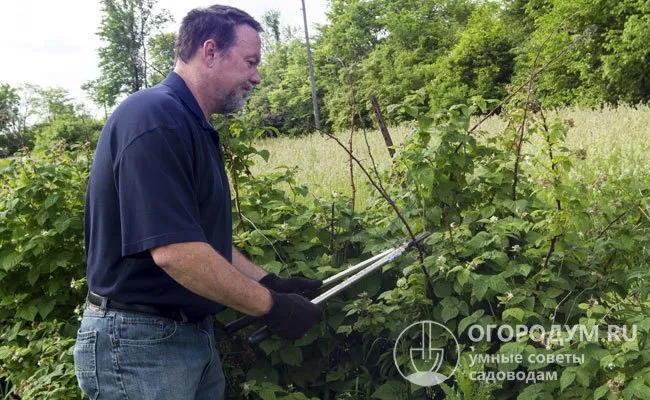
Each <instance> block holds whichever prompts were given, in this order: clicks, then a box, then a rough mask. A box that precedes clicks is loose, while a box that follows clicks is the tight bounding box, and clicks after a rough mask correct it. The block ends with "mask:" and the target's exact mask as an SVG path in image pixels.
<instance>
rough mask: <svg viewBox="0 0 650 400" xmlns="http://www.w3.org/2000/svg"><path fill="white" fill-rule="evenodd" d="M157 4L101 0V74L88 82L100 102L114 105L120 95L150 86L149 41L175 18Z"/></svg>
mask: <svg viewBox="0 0 650 400" xmlns="http://www.w3.org/2000/svg"><path fill="white" fill-rule="evenodd" d="M156 3H157V2H156V0H102V1H101V4H102V12H103V16H102V22H101V25H100V27H99V32H98V33H97V35H98V36H99V37H100V39H101V40H102V42H103V44H104V45H103V46H102V47H100V48H99V50H98V55H99V69H100V71H101V76H100V77H99V78H98V79H96V80H95V81H92V82H88V84H87V85H86V88H87V89H88V90H89V91H90V92H91V94H92V95H93V97H94V99H95V101H96V102H98V104H103V105H107V106H109V107H112V106H113V105H115V102H116V100H117V99H118V97H119V96H121V95H124V94H130V93H134V92H136V91H138V90H140V89H142V88H146V87H149V86H150V85H149V82H148V78H149V72H148V68H149V66H148V62H149V58H148V56H147V42H148V39H149V38H150V37H151V35H154V34H155V33H157V32H158V31H159V30H160V29H161V28H162V26H163V25H164V24H165V23H167V22H169V21H171V20H172V17H171V14H169V12H168V11H166V10H162V11H158V10H157V8H156ZM162 39H166V37H162ZM158 55H159V54H157V56H158Z"/></svg>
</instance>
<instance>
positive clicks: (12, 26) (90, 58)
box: [0, 0, 327, 104]
mask: <svg viewBox="0 0 650 400" xmlns="http://www.w3.org/2000/svg"><path fill="white" fill-rule="evenodd" d="M216 2H217V3H220V4H226V5H231V6H235V7H238V8H240V9H242V10H244V11H246V12H248V13H249V14H251V15H252V16H253V17H255V18H256V19H258V20H260V17H261V15H262V14H263V13H264V12H265V11H267V10H270V9H274V10H278V11H279V12H280V21H281V23H282V24H284V25H291V26H300V27H302V24H303V18H302V4H301V0H263V1H255V0H221V1H219V0H216ZM212 4H215V2H209V1H208V2H204V1H196V0H186V1H179V0H158V7H160V8H165V9H167V10H168V11H170V12H171V14H172V15H173V16H174V19H175V22H174V23H172V24H170V25H168V27H167V29H166V31H174V32H176V31H177V30H178V26H179V25H180V22H181V20H182V19H183V17H184V16H185V14H187V12H188V11H189V10H191V9H193V8H196V7H202V6H209V5H212ZM305 6H306V8H307V23H308V27H309V30H310V32H309V33H310V36H312V35H313V34H314V33H315V28H314V27H315V25H316V24H324V23H326V22H327V17H326V16H325V11H326V8H327V0H305ZM100 22H101V8H100V4H99V0H58V1H52V0H14V1H7V2H3V5H2V12H1V13H0V54H2V56H3V61H2V62H0V83H9V84H10V85H12V86H17V85H19V84H22V83H33V84H36V85H39V86H42V87H61V88H64V89H66V90H68V91H69V93H70V95H71V97H72V98H73V99H74V100H76V101H83V102H84V103H86V104H88V103H89V100H88V99H87V98H86V97H85V93H84V92H83V90H81V85H82V84H83V83H84V82H87V81H89V80H91V79H95V78H97V77H98V76H99V69H98V68H97V64H98V58H97V48H99V47H100V46H101V42H100V41H99V39H98V37H97V35H96V34H95V33H96V32H97V30H98V28H99V24H100Z"/></svg>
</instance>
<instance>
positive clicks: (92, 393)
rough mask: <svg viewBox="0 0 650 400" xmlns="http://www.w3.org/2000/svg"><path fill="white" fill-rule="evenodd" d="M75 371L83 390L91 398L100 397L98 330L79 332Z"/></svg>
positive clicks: (75, 348) (75, 354) (75, 350)
mask: <svg viewBox="0 0 650 400" xmlns="http://www.w3.org/2000/svg"><path fill="white" fill-rule="evenodd" d="M73 356H74V372H75V375H76V376H77V382H78V383H79V387H80V388H81V390H82V391H83V392H84V393H85V394H86V395H87V396H88V397H90V398H91V399H93V400H94V399H97V398H98V397H99V382H98V380H97V331H87V332H82V331H78V332H77V341H76V342H75V346H74V355H73Z"/></svg>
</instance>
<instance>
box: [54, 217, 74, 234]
mask: <svg viewBox="0 0 650 400" xmlns="http://www.w3.org/2000/svg"><path fill="white" fill-rule="evenodd" d="M70 221H71V219H70V218H67V217H65V216H62V217H60V218H58V219H57V220H56V221H55V222H54V229H56V231H57V232H58V233H62V232H64V231H65V230H66V229H68V227H69V226H70Z"/></svg>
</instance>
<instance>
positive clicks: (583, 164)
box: [253, 106, 650, 207]
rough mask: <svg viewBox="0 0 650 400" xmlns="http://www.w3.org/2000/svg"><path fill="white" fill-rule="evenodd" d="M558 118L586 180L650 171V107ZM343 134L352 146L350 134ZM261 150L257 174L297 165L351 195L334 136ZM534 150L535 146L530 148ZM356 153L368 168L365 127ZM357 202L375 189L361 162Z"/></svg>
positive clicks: (381, 152) (281, 141)
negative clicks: (567, 124)
mask: <svg viewBox="0 0 650 400" xmlns="http://www.w3.org/2000/svg"><path fill="white" fill-rule="evenodd" d="M555 116H558V117H560V118H561V119H563V120H572V121H573V127H571V128H569V131H568V137H567V145H568V147H569V148H570V149H572V150H579V149H582V150H584V151H586V158H585V159H584V160H575V162H574V171H573V172H574V173H575V174H576V175H582V176H583V177H584V178H585V179H591V178H592V177H594V176H596V175H598V174H600V173H605V174H608V175H610V176H620V175H621V174H625V175H628V174H633V175H637V174H648V173H649V171H650V107H647V106H646V107H639V108H637V109H634V108H630V107H619V108H605V109H602V110H593V111H592V110H576V109H566V110H561V111H559V112H558V113H548V115H547V119H551V118H553V117H555ZM504 126H505V122H504V121H503V120H501V119H500V118H499V117H493V118H491V119H489V120H488V121H486V122H484V124H483V125H482V129H483V130H485V131H487V132H490V133H498V132H501V131H502V129H503V128H504ZM389 130H390V134H391V137H392V139H393V142H394V143H395V145H396V146H399V144H400V143H402V141H403V140H404V138H405V137H406V136H407V135H408V133H409V132H410V131H411V129H410V128H409V127H408V126H394V127H390V128H389ZM366 136H367V138H368V143H369V144H370V148H371V151H372V155H373V158H374V159H375V162H376V163H377V164H378V165H379V166H380V168H386V167H387V166H388V165H389V163H390V158H389V156H388V151H387V149H386V146H385V145H384V142H383V138H382V136H381V133H380V132H379V131H368V132H367V133H366ZM339 137H340V138H341V140H342V141H343V142H344V143H345V144H346V145H347V141H348V133H347V132H342V133H340V135H339ZM256 146H257V147H258V148H259V149H267V150H269V152H270V153H271V157H270V158H269V161H268V163H265V162H264V161H263V160H262V161H259V162H258V164H257V165H256V166H255V168H254V169H253V172H254V173H261V172H264V171H269V170H273V169H275V168H278V167H281V166H287V167H297V168H298V172H297V175H296V179H297V181H298V182H299V183H306V184H307V185H308V186H309V188H310V191H311V194H312V195H313V196H316V197H330V196H331V195H332V193H333V192H337V193H343V194H345V195H349V194H350V192H351V189H350V178H349V166H348V157H347V154H346V153H345V152H344V151H343V149H341V148H340V147H339V146H338V145H337V144H336V143H334V141H333V140H331V139H329V138H327V137H326V136H324V135H322V134H313V135H310V136H306V137H301V138H276V139H265V140H262V141H260V142H258V143H257V144H256ZM524 150H525V151H527V152H534V151H535V148H534V145H531V146H529V148H527V149H524ZM354 153H355V155H356V156H357V157H358V158H359V159H360V160H361V161H362V162H363V163H364V165H366V166H370V157H369V156H368V149H367V146H366V142H365V140H364V134H363V131H357V132H356V133H355V137H354ZM355 179H356V186H357V199H358V202H357V204H359V205H361V206H362V207H363V202H364V201H365V199H366V198H367V195H368V193H369V190H371V189H370V188H368V187H367V185H366V184H365V182H366V179H365V177H364V176H363V174H362V173H361V171H359V168H356V166H355Z"/></svg>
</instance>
